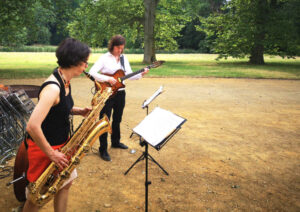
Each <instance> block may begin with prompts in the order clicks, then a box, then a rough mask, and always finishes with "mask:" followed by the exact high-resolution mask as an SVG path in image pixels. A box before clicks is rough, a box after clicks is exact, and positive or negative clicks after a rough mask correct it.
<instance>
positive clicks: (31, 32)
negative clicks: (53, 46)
mask: <svg viewBox="0 0 300 212" xmlns="http://www.w3.org/2000/svg"><path fill="white" fill-rule="evenodd" d="M53 11H54V9H53V6H52V5H51V4H49V5H47V6H46V7H45V5H43V4H42V3H41V2H40V1H36V2H35V3H34V5H33V10H32V13H33V14H32V15H33V19H34V21H33V24H31V25H30V26H28V27H27V32H28V33H27V34H28V35H27V44H34V43H38V44H49V43H50V38H51V32H50V27H51V24H53V23H55V14H54V12H53Z"/></svg>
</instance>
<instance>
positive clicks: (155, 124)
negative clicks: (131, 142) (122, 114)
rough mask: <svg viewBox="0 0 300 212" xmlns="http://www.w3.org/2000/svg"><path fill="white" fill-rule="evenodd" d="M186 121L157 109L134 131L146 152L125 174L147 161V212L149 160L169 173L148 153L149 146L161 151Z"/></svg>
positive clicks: (146, 206)
mask: <svg viewBox="0 0 300 212" xmlns="http://www.w3.org/2000/svg"><path fill="white" fill-rule="evenodd" d="M185 121H186V119H184V118H182V117H180V116H177V115H175V114H174V113H171V112H169V111H167V110H164V109H161V108H159V107H156V108H155V109H154V110H153V111H152V112H151V113H150V114H149V115H148V116H146V117H145V119H144V120H143V121H142V122H140V123H139V124H138V125H137V126H136V127H135V128H134V129H133V131H134V132H135V133H136V134H137V135H139V136H140V144H141V143H142V144H143V145H145V151H144V152H143V153H142V155H141V156H140V157H139V158H138V159H137V160H136V161H135V162H134V163H133V164H132V165H131V167H130V168H129V169H128V170H127V171H126V172H125V173H124V175H126V174H127V173H128V172H129V171H130V170H131V169H132V168H133V167H134V165H135V164H137V163H138V162H139V161H141V160H144V159H145V161H146V166H145V171H146V176H145V211H146V212H147V211H148V186H149V185H150V184H151V181H148V159H150V160H151V161H152V162H154V163H155V164H156V165H158V166H159V168H161V169H162V171H164V173H165V174H166V175H169V174H168V172H167V171H166V170H165V169H164V168H163V167H162V166H161V165H159V163H157V162H156V161H155V160H154V158H153V157H152V156H151V155H150V154H149V153H148V144H150V145H151V146H153V147H154V148H155V149H156V150H157V151H158V150H160V149H161V148H162V147H163V146H164V145H165V144H166V143H167V142H168V141H169V140H170V139H171V138H172V137H173V136H174V135H175V134H176V133H177V132H178V131H179V129H180V128H181V126H182V125H183V124H184V122H185Z"/></svg>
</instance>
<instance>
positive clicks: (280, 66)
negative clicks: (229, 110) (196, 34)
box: [0, 52, 300, 79]
mask: <svg viewBox="0 0 300 212" xmlns="http://www.w3.org/2000/svg"><path fill="white" fill-rule="evenodd" d="M101 54H102V53H95V54H92V55H91V57H90V60H89V68H90V67H92V65H93V64H94V63H95V61H96V60H97V58H99V56H100V55H101ZM126 56H127V57H128V59H129V61H130V63H131V66H132V69H133V71H136V70H138V69H140V68H143V67H144V66H145V65H144V64H142V60H143V55H142V54H126ZM156 57H157V60H165V61H166V63H165V64H164V65H163V66H161V67H159V68H157V69H152V70H151V71H150V72H149V74H148V76H150V77H225V78H255V79H300V58H299V57H298V58H296V59H282V58H281V57H269V56H265V62H266V64H265V65H250V64H248V63H247V59H232V58H230V59H228V60H220V61H216V60H215V58H216V57H217V55H214V54H157V55H156ZM56 66H57V64H56V57H55V53H54V52H30V53H29V52H0V78H1V79H8V78H40V77H46V76H48V75H49V74H50V73H51V72H52V70H53V69H54V68H55V67H56Z"/></svg>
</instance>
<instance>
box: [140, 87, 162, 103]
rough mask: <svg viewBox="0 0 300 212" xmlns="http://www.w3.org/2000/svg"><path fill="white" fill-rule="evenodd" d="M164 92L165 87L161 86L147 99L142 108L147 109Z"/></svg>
mask: <svg viewBox="0 0 300 212" xmlns="http://www.w3.org/2000/svg"><path fill="white" fill-rule="evenodd" d="M162 92H163V86H162V85H161V86H160V87H159V89H158V90H157V91H155V93H154V94H153V95H152V96H151V97H150V98H149V99H147V100H146V101H145V102H144V103H143V105H142V108H145V107H146V106H147V105H148V104H150V103H151V102H152V101H153V100H154V99H155V98H156V97H157V96H158V95H159V94H161V93H162Z"/></svg>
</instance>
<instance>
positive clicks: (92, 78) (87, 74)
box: [83, 71, 95, 82]
mask: <svg viewBox="0 0 300 212" xmlns="http://www.w3.org/2000/svg"><path fill="white" fill-rule="evenodd" d="M83 73H84V74H85V76H87V77H88V78H89V79H90V80H92V81H94V82H95V78H94V77H93V76H92V75H90V74H89V73H87V72H85V71H83Z"/></svg>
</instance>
